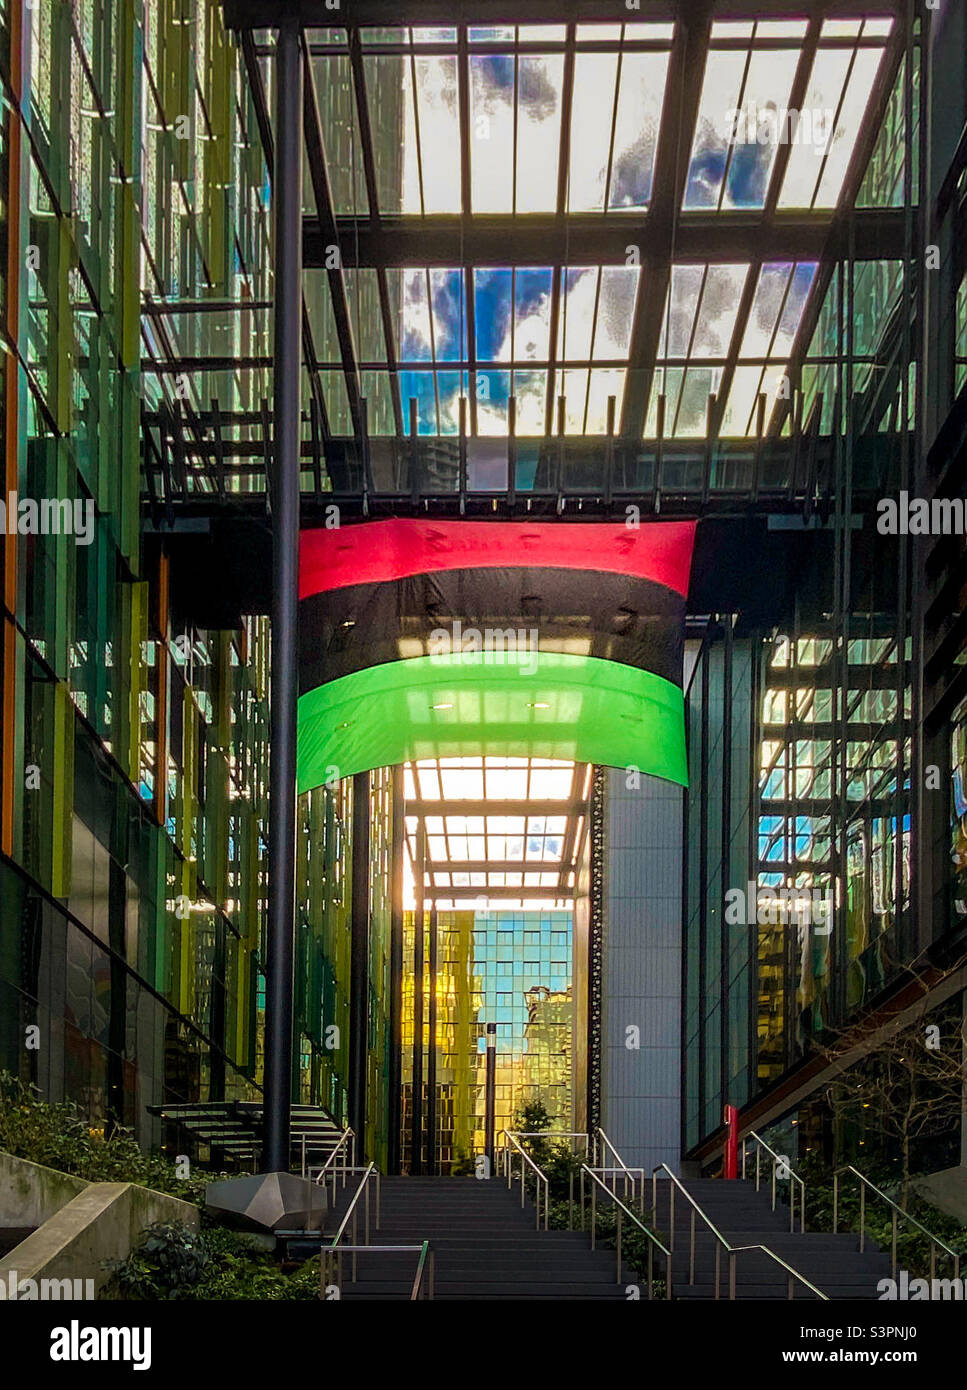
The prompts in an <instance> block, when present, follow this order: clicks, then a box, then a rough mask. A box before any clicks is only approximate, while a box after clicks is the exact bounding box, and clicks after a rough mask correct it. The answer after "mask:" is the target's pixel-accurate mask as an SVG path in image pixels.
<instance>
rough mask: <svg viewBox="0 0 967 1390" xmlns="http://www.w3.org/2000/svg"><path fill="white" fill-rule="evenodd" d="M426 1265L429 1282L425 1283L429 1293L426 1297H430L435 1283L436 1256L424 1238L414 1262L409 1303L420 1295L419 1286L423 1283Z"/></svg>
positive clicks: (413, 1301)
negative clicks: (414, 1271) (413, 1277)
mask: <svg viewBox="0 0 967 1390" xmlns="http://www.w3.org/2000/svg"><path fill="white" fill-rule="evenodd" d="M427 1266H429V1283H428V1285H427V1287H428V1288H429V1293H428V1294H427V1297H428V1298H430V1299H432V1298H433V1294H434V1285H435V1283H436V1269H435V1266H436V1256H435V1254H434V1252H433V1251H432V1250H431V1249H430V1242H429V1241H428V1240H425V1241H424V1242H423V1244H422V1246H421V1247H420V1258H419V1260H417V1263H416V1278H415V1279H414V1280H413V1291H412V1293H411V1294H410V1302H411V1303H415V1302H416V1301H417V1299H418V1298H419V1296H420V1286H421V1284H422V1283H423V1270H424V1269H425V1268H426V1267H427Z"/></svg>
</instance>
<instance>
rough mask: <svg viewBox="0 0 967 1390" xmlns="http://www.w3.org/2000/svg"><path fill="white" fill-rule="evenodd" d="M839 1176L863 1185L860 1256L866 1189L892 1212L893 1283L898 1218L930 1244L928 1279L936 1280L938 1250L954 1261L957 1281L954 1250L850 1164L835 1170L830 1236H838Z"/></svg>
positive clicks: (863, 1245) (957, 1257) (863, 1241)
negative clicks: (913, 1227) (850, 1177)
mask: <svg viewBox="0 0 967 1390" xmlns="http://www.w3.org/2000/svg"><path fill="white" fill-rule="evenodd" d="M841 1173H852V1174H853V1176H854V1177H857V1178H859V1180H860V1183H861V1184H862V1185H861V1187H860V1233H859V1234H860V1253H862V1252H863V1251H864V1250H865V1249H866V1189H867V1188H869V1189H870V1191H871V1192H875V1193H876V1195H877V1197H879V1198H880V1199H881V1201H884V1202H886V1204H887V1206H888V1207H890V1208H891V1211H892V1220H891V1226H892V1238H891V1241H890V1262H891V1266H892V1270H891V1277H892V1278H893V1279H894V1280H895V1279H896V1247H897V1219H898V1217H901V1216H902V1217H903V1219H904V1220H905V1221H909V1222H910V1223H911V1225H914V1226H916V1228H917V1230H918V1231H921V1232H922V1233H923V1234H924V1235H925V1236H926V1237H927V1239H928V1240H929V1242H930V1278H931V1279H934V1278H935V1277H936V1272H937V1248H938V1246H939V1248H940V1249H941V1250H943V1251H944V1253H945V1254H947V1255H949V1256H950V1258H951V1259H952V1260H953V1262H954V1278H955V1279H959V1278H960V1254H959V1252H958V1251H956V1250H954V1249H953V1248H952V1247H951V1246H949V1245H947V1243H946V1242H945V1241H942V1240H941V1239H940V1237H939V1236H935V1235H934V1234H933V1232H932V1231H928V1230H927V1228H926V1226H924V1224H923V1223H922V1222H921V1221H918V1220H917V1218H916V1217H915V1216H911V1215H910V1213H909V1212H908V1211H904V1210H903V1208H902V1207H901V1206H900V1205H899V1204H898V1203H897V1202H894V1200H893V1198H892V1197H888V1196H887V1194H886V1193H885V1192H884V1191H883V1190H882V1189H881V1188H879V1187H877V1185H876V1183H875V1182H871V1181H870V1179H869V1178H868V1177H867V1176H866V1175H865V1174H864V1173H861V1172H860V1170H859V1169H858V1168H854V1167H853V1165H852V1163H846V1164H844V1165H843V1167H842V1168H837V1169H836V1171H835V1173H834V1174H833V1235H838V1234H839V1178H840V1174H841Z"/></svg>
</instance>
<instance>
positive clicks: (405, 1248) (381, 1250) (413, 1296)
mask: <svg viewBox="0 0 967 1390" xmlns="http://www.w3.org/2000/svg"><path fill="white" fill-rule="evenodd" d="M341 1250H342V1253H343V1254H346V1255H349V1254H352V1255H354V1256H355V1255H357V1254H358V1255H405V1254H408V1253H409V1252H410V1251H413V1250H418V1251H419V1252H420V1258H419V1259H418V1260H417V1263H416V1278H415V1279H414V1280H413V1288H412V1290H411V1292H410V1297H409V1301H410V1302H411V1303H413V1302H415V1301H416V1300H417V1299H418V1298H419V1297H420V1292H421V1288H422V1283H423V1272H424V1270H425V1269H426V1270H428V1271H429V1280H428V1283H427V1289H428V1292H427V1294H426V1297H427V1298H428V1299H431V1298H433V1297H434V1293H435V1282H436V1273H435V1269H436V1256H435V1254H434V1251H433V1249H432V1247H431V1245H430V1242H429V1241H428V1240H425V1241H424V1242H423V1244H422V1245H344V1246H342V1247H341ZM330 1253H331V1251H330V1249H329V1247H328V1246H327V1247H325V1248H324V1249H323V1251H322V1260H321V1261H320V1265H321V1267H322V1268H323V1269H325V1268H326V1267H327V1265H328V1260H329V1255H330ZM322 1284H323V1294H324V1293H325V1288H326V1281H325V1278H323V1280H322ZM323 1301H324V1302H326V1301H328V1300H326V1299H325V1298H323Z"/></svg>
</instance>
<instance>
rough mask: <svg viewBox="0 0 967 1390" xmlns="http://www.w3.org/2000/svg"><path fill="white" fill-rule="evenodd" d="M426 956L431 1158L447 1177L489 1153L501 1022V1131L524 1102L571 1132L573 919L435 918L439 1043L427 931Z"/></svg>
mask: <svg viewBox="0 0 967 1390" xmlns="http://www.w3.org/2000/svg"><path fill="white" fill-rule="evenodd" d="M426 916H427V922H428V925H427V929H426V930H427V942H426V949H425V951H424V979H423V999H424V1048H425V1056H424V1063H423V1076H424V1102H423V1103H424V1118H425V1117H426V1113H427V1101H428V1097H429V1091H428V1086H429V1082H428V1080H427V1078H428V1074H429V1048H430V1046H431V1045H433V1046H434V1051H435V1056H436V1061H435V1075H436V1082H435V1084H436V1124H435V1129H436V1138H435V1145H434V1148H435V1153H436V1159H437V1162H438V1164H439V1165H440V1166H441V1169H442V1171H444V1172H446V1171H449V1166H450V1164H451V1163H452V1162H454V1161H460V1160H466V1159H467V1158H470V1157H472V1156H473V1155H474V1154H477V1153H481V1152H482V1151H483V1147H484V1137H485V1136H484V1105H485V1093H484V1080H485V1060H486V1059H485V1041H484V1040H485V1035H486V1025H487V1023H488V1022H495V1023H496V1024H497V1075H496V1128H497V1132H498V1133H499V1131H500V1130H501V1129H511V1128H513V1125H514V1116H515V1113H516V1112H517V1110H518V1109H519V1107H520V1106H521V1104H522V1103H523V1102H524V1101H526V1100H535V1099H539V1100H541V1101H543V1103H544V1104H545V1106H546V1107H547V1109H548V1111H549V1112H550V1114H551V1115H552V1116H553V1117H554V1120H555V1125H556V1127H558V1128H562V1127H563V1128H570V1113H571V1095H572V1076H571V1051H572V1036H571V1032H572V1009H571V965H572V945H571V913H570V912H569V911H566V910H561V911H522V910H514V911H507V910H503V911H502V910H500V909H491V910H487V911H476V912H449V911H448V912H438V913H437V914H435V919H436V932H437V946H436V951H437V974H436V1036H435V1044H431V1039H430V1029H429V1004H430V997H431V990H432V988H433V978H432V976H431V974H430V966H429V960H430V950H429V939H428V938H429V923H430V922H431V921H432V918H431V916H430V914H429V913H427V914H426ZM413 921H414V914H412V913H407V914H406V917H405V926H404V961H403V1028H402V1038H403V1082H404V1089H403V1102H404V1103H403V1135H402V1141H403V1152H404V1158H408V1156H409V1153H410V1144H411V1132H410V1126H411V1124H412V1082H413V1040H414V1030H413V1019H414V1003H413V1001H414V987H413Z"/></svg>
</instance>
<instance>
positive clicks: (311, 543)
mask: <svg viewBox="0 0 967 1390" xmlns="http://www.w3.org/2000/svg"><path fill="white" fill-rule="evenodd" d="M695 526H696V523H695V522H694V521H651V522H644V523H643V524H642V525H641V526H638V527H634V528H633V527H630V526H626V525H625V524H624V523H623V522H620V521H618V522H612V521H587V522H584V521H582V522H564V521H558V522H554V521H550V522H546V521H436V522H434V521H423V520H418V519H416V518H412V519H411V518H408V517H398V518H396V519H394V520H392V521H365V522H360V523H359V524H358V525H355V526H343V527H338V528H337V529H335V530H325V529H319V530H312V531H303V532H302V535H301V538H300V546H299V597H300V598H309V597H311V595H312V594H319V593H324V592H325V591H326V590H327V589H344V588H346V587H347V586H349V585H350V584H378V583H383V582H385V581H387V580H392V579H404V578H406V577H408V576H409V575H413V574H430V573H432V572H433V571H434V570H452V569H479V568H491V567H495V566H496V567H506V568H512V567H514V566H516V565H532V566H534V567H541V566H558V567H561V568H565V569H582V570H602V571H604V572H605V573H608V574H627V575H632V576H634V577H635V578H639V579H651V580H654V581H655V582H656V583H658V584H664V585H666V586H667V587H668V588H669V589H674V590H675V591H676V592H677V593H679V594H681V595H682V596H683V597H685V596H687V594H688V576H689V570H690V568H691V563H692V547H693V544H694V540H695Z"/></svg>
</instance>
